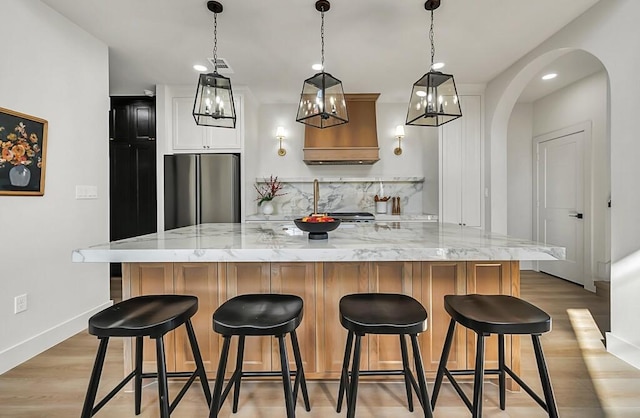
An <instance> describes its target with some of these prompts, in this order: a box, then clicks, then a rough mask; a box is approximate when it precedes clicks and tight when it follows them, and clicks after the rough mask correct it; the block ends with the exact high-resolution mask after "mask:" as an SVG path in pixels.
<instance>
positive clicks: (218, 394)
mask: <svg viewBox="0 0 640 418" xmlns="http://www.w3.org/2000/svg"><path fill="white" fill-rule="evenodd" d="M230 345H231V336H229V335H225V336H224V343H223V344H222V353H220V361H219V363H218V372H217V373H216V382H215V384H214V386H213V398H212V399H211V407H210V408H209V418H217V417H218V412H219V411H220V407H221V404H220V400H221V398H222V385H223V384H224V372H225V369H226V368H227V358H228V357H229V346H230Z"/></svg>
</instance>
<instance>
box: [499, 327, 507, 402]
mask: <svg viewBox="0 0 640 418" xmlns="http://www.w3.org/2000/svg"><path fill="white" fill-rule="evenodd" d="M498 370H499V373H498V389H499V390H500V409H502V410H503V411H504V409H505V407H506V402H507V397H506V393H507V392H506V384H505V371H504V334H498Z"/></svg>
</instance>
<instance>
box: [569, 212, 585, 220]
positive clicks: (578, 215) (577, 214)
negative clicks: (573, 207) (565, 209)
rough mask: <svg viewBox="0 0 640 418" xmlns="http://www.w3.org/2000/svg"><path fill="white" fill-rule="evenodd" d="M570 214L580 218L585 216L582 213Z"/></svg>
mask: <svg viewBox="0 0 640 418" xmlns="http://www.w3.org/2000/svg"><path fill="white" fill-rule="evenodd" d="M569 216H571V217H572V218H578V219H582V218H583V215H582V213H570V214H569Z"/></svg>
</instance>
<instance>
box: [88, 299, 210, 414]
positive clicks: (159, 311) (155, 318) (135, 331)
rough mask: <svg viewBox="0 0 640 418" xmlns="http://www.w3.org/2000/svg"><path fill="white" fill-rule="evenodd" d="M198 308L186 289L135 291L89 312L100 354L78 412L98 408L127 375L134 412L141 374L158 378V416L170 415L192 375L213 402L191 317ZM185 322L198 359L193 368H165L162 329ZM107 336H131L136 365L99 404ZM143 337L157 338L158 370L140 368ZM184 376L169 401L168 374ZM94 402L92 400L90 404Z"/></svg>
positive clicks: (139, 392) (123, 382)
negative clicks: (165, 292) (172, 292)
mask: <svg viewBox="0 0 640 418" xmlns="http://www.w3.org/2000/svg"><path fill="white" fill-rule="evenodd" d="M197 311H198V298H196V297H195V296H186V295H148V296H138V297H133V298H131V299H126V300H123V301H122V302H119V303H116V304H115V305H113V306H111V307H109V308H107V309H104V310H102V311H100V312H98V313H97V314H95V315H93V316H92V317H91V318H89V334H91V335H95V336H97V337H98V338H99V339H100V346H99V347H98V354H97V355H96V360H95V363H94V366H93V372H92V373H91V379H90V380H89V388H88V389H87V395H86V397H85V401H84V407H83V409H82V415H81V417H82V418H89V417H91V416H93V415H94V414H95V413H96V412H98V411H99V410H100V409H101V408H102V407H103V406H104V405H105V404H106V403H107V402H109V400H111V398H113V397H114V396H115V394H116V393H117V392H118V391H119V390H120V389H122V388H123V387H124V385H126V384H127V382H129V381H130V380H131V379H134V387H135V413H136V415H139V414H140V404H141V399H142V379H147V378H157V379H158V395H159V398H158V399H159V402H160V417H162V418H169V415H170V414H171V412H173V410H174V409H175V407H176V406H177V405H178V403H179V402H180V400H181V399H182V397H183V396H184V395H185V393H186V392H187V390H188V389H189V387H190V386H191V384H192V383H193V382H194V380H195V379H196V377H199V378H200V383H201V384H202V390H203V391H204V396H205V398H206V400H207V404H210V403H211V391H210V390H209V383H208V382H207V374H206V372H205V369H204V365H203V363H202V356H201V355H200V349H199V348H198V342H197V340H196V335H195V332H194V331H193V326H192V325H191V317H192V316H193V315H194V314H195V313H196V312H197ZM183 324H184V326H185V327H186V330H187V335H188V337H189V342H190V344H191V351H192V353H193V359H194V360H195V363H196V370H195V371H193V372H167V365H166V360H165V353H164V338H163V337H164V335H165V334H166V333H168V332H169V331H172V330H174V329H176V328H178V327H179V326H180V325H183ZM111 337H135V338H136V349H135V369H134V370H133V371H132V372H131V373H130V374H129V375H128V376H127V377H125V378H124V379H123V380H122V381H121V382H120V383H119V384H118V385H117V386H116V387H115V388H114V389H113V390H112V391H111V392H109V394H107V395H106V396H105V397H104V398H103V399H102V400H101V401H100V402H99V403H98V404H97V405H95V400H96V394H97V391H98V385H99V383H100V375H101V374H102V367H103V365H104V359H105V355H106V353H107V345H108V344H109V338H111ZM143 337H150V338H151V339H154V340H156V361H157V372H155V373H143V372H142V347H143ZM172 377H183V378H184V377H188V378H189V379H188V380H187V382H186V383H185V384H184V386H183V388H182V390H181V391H180V392H179V393H178V395H177V396H176V397H175V399H174V401H173V402H172V403H171V404H169V393H168V387H167V383H168V382H167V378H172ZM94 405H95V406H94Z"/></svg>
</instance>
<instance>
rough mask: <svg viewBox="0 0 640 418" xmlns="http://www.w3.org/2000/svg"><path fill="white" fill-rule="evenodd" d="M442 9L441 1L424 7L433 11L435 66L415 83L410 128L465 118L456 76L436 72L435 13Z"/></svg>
mask: <svg viewBox="0 0 640 418" xmlns="http://www.w3.org/2000/svg"><path fill="white" fill-rule="evenodd" d="M439 6H440V0H427V1H426V2H425V4H424V8H425V9H426V10H428V11H431V28H430V30H429V39H430V40H431V66H430V67H429V72H427V73H426V74H425V75H423V76H422V77H421V78H420V80H418V81H416V82H415V83H414V84H413V90H412V91H411V98H410V99H409V110H408V111H407V125H418V126H440V125H443V124H445V123H447V122H451V121H452V120H454V119H457V118H459V117H460V116H462V110H461V109H460V101H459V100H458V93H457V91H456V83H455V81H454V80H453V76H452V75H451V74H443V73H441V72H439V71H434V70H433V63H434V60H433V58H434V56H435V51H436V48H435V46H434V42H433V11H434V10H435V9H437V8H438V7H439Z"/></svg>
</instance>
